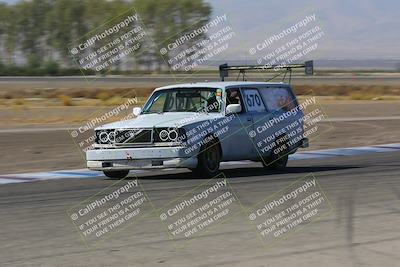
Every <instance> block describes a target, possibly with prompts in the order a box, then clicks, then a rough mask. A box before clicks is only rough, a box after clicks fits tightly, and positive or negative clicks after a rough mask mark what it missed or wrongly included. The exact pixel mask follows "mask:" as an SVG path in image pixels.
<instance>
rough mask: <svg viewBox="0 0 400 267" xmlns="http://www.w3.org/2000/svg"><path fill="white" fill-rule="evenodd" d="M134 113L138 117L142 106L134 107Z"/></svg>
mask: <svg viewBox="0 0 400 267" xmlns="http://www.w3.org/2000/svg"><path fill="white" fill-rule="evenodd" d="M132 112H133V115H135V116H136V117H137V116H139V115H140V113H142V108H140V107H134V108H133V110H132Z"/></svg>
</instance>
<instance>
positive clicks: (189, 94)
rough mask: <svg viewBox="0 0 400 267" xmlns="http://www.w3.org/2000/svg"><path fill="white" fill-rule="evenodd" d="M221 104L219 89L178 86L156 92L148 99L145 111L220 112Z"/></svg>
mask: <svg viewBox="0 0 400 267" xmlns="http://www.w3.org/2000/svg"><path fill="white" fill-rule="evenodd" d="M219 94H220V93H219ZM220 106H221V98H220V97H217V89H211V88H177V89H167V90H160V91H157V92H155V93H154V94H153V95H152V96H151V98H150V99H149V100H148V101H147V103H146V105H145V107H144V109H143V113H163V112H200V111H203V112H220Z"/></svg>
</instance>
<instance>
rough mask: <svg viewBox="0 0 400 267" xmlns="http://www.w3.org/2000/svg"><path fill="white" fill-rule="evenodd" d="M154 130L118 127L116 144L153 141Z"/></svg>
mask: <svg viewBox="0 0 400 267" xmlns="http://www.w3.org/2000/svg"><path fill="white" fill-rule="evenodd" d="M152 137H153V131H152V130H145V129H116V130H115V144H116V145H118V144H148V143H151V142H152Z"/></svg>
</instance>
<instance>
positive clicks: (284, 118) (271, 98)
mask: <svg viewBox="0 0 400 267" xmlns="http://www.w3.org/2000/svg"><path fill="white" fill-rule="evenodd" d="M258 89H259V93H260V96H261V97H262V99H263V102H264V103H265V106H266V112H265V113H264V114H258V115H256V116H255V117H254V129H255V133H256V134H255V137H254V142H255V144H256V147H257V151H258V153H259V154H260V155H261V156H263V157H266V156H268V155H270V153H271V152H272V150H273V149H275V147H274V142H275V140H276V139H277V138H278V137H280V136H286V137H287V139H286V142H289V141H290V138H291V135H289V134H290V133H291V132H293V130H294V129H295V128H294V125H295V124H297V122H296V120H297V119H298V117H299V114H296V115H291V113H288V111H290V110H292V109H293V108H294V107H296V106H297V101H296V99H295V98H294V96H293V94H292V93H291V91H290V89H289V88H287V87H285V86H260V87H259V88H258ZM300 112H301V111H300ZM295 134H297V133H295ZM293 136H294V135H293ZM293 136H292V137H293Z"/></svg>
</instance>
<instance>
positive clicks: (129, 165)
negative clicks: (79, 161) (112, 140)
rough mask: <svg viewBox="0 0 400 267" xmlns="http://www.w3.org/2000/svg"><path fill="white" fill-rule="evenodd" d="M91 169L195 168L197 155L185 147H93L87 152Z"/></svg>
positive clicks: (88, 165) (88, 164)
mask: <svg viewBox="0 0 400 267" xmlns="http://www.w3.org/2000/svg"><path fill="white" fill-rule="evenodd" d="M86 160H87V167H88V168H89V169H90V170H101V171H107V170H134V169H162V168H195V167H196V166H197V157H192V156H191V155H188V154H187V153H185V147H146V148H118V149H93V150H88V151H87V152H86Z"/></svg>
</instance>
